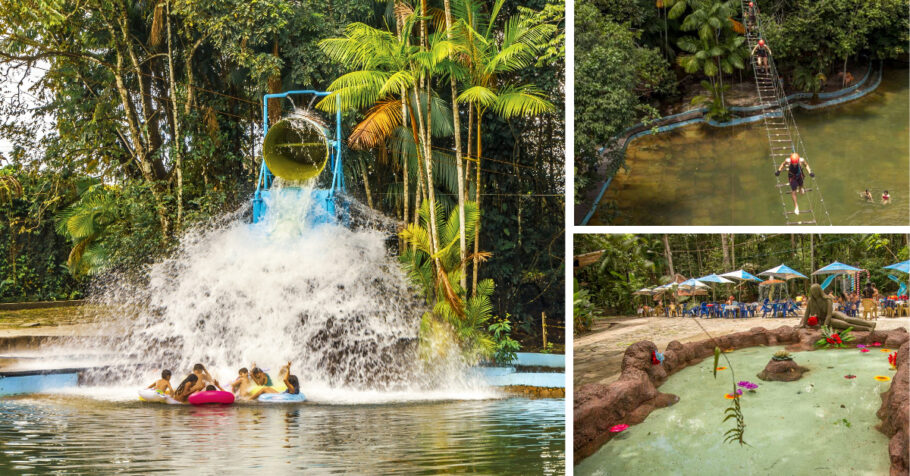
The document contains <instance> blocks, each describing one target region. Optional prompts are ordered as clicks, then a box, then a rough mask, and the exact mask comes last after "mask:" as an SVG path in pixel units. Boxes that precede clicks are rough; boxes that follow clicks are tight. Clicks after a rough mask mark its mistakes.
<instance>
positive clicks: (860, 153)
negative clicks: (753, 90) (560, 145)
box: [590, 69, 910, 225]
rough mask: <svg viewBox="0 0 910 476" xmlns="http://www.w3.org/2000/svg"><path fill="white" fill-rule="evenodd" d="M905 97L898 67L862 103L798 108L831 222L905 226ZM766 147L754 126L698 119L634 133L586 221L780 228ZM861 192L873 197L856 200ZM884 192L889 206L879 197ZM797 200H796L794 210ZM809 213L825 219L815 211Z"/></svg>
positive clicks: (909, 129)
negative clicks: (668, 129)
mask: <svg viewBox="0 0 910 476" xmlns="http://www.w3.org/2000/svg"><path fill="white" fill-rule="evenodd" d="M908 101H910V95H908V75H907V70H906V69H898V70H886V71H885V73H884V78H883V80H882V83H881V85H880V86H879V87H878V89H876V90H875V91H873V92H872V93H870V94H869V95H867V96H865V97H863V98H861V99H858V100H856V101H852V102H849V103H846V104H844V105H841V106H836V107H832V108H826V109H821V110H818V111H805V110H802V109H798V110H797V112H796V121H797V125H798V127H799V131H800V134H801V136H802V138H803V142H804V144H805V146H806V150H807V156H806V158H807V160H808V162H809V165H810V167H812V170H813V171H814V172H816V174H817V180H818V185H819V188H820V189H821V192H822V196H823V198H824V202H825V205H826V207H827V209H828V212H829V214H830V217H831V222H832V223H833V224H834V225H907V224H908V222H910V147H908V140H910V117H908V108H907V105H908ZM769 152H770V149H769V145H768V138H767V135H766V133H765V129H764V126H763V125H762V124H761V123H756V124H753V125H746V126H738V127H729V128H715V127H711V126H708V125H704V124H700V125H693V126H688V127H683V128H681V129H677V130H675V131H671V132H667V133H663V134H659V135H656V136H650V135H649V136H645V137H642V138H639V139H637V140H635V141H634V142H633V143H632V144H630V146H629V149H628V151H627V160H626V163H627V166H628V167H629V169H628V170H620V172H619V173H618V174H617V175H616V177H615V178H614V179H613V182H612V184H611V185H610V188H609V189H608V190H607V193H605V194H604V197H603V200H602V201H601V203H600V205H599V206H598V210H597V213H596V214H595V215H594V217H592V220H591V222H590V224H592V225H603V224H607V223H608V220H607V218H608V217H609V216H610V215H611V214H615V218H614V219H613V224H616V225H784V224H785V220H784V215H783V211H784V209H783V207H782V205H781V197H780V195H779V194H778V189H777V187H776V183H777V182H776V179H775V177H774V174H773V173H774V166H773V165H772V163H771V160H770V158H769ZM784 173H786V172H784ZM807 183H810V182H809V180H808V177H807ZM866 188H869V189H870V191H871V193H872V194H873V195H874V196H875V197H876V201H875V202H874V203H868V202H866V201H864V200H862V199H860V197H859V193H860V192H862V191H863V190H864V189H866ZM883 190H888V191H889V192H890V193H891V196H892V203H891V204H890V205H882V204H881V203H880V200H879V197H880V196H881V194H882V191H883ZM785 191H786V192H787V193H785V197H784V199H785V203H786V204H787V207H788V210H791V211H792V201H791V198H790V196H789V188H785ZM809 193H810V194H811V193H812V192H809ZM805 204H806V199H805V198H801V199H800V208H801V209H805V207H806V205H805ZM816 208H818V207H816ZM816 215H817V217H818V222H819V224H827V220H826V219H825V218H824V211H823V210H820V209H817V210H816ZM806 217H807V215H800V218H801V219H804V220H805V219H807V218H806Z"/></svg>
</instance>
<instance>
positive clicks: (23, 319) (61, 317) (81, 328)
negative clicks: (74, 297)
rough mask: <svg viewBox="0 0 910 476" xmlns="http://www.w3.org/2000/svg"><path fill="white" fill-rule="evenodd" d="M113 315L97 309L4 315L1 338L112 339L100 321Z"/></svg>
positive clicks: (24, 311)
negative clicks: (93, 337) (102, 337)
mask: <svg viewBox="0 0 910 476" xmlns="http://www.w3.org/2000/svg"><path fill="white" fill-rule="evenodd" d="M109 315H110V314H109V313H104V312H101V310H99V309H98V308H96V307H93V306H71V307H54V308H42V309H23V310H18V311H0V338H8V337H22V336H76V337H82V336H100V335H108V334H110V332H111V330H110V328H109V326H105V325H102V324H103V322H102V321H99V319H100V320H105V319H106V317H105V316H109Z"/></svg>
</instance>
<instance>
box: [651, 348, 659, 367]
mask: <svg viewBox="0 0 910 476" xmlns="http://www.w3.org/2000/svg"><path fill="white" fill-rule="evenodd" d="M651 365H660V360H658V359H657V352H656V351H653V350H652V351H651Z"/></svg>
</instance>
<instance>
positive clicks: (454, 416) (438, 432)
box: [0, 395, 565, 474]
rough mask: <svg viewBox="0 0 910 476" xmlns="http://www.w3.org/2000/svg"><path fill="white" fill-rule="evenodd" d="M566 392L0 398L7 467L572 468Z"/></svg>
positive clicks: (1, 447) (1, 464)
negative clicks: (435, 397) (381, 399)
mask: <svg viewBox="0 0 910 476" xmlns="http://www.w3.org/2000/svg"><path fill="white" fill-rule="evenodd" d="M564 408H565V404H564V400H562V399H542V400H527V399H522V398H509V399H502V400H480V401H455V402H452V401H448V402H435V403H408V404H386V405H319V404H303V405H289V406H264V405H255V404H249V405H234V406H231V407H190V406H167V405H160V404H142V403H139V402H135V403H132V402H107V401H99V400H97V399H93V398H87V397H79V396H71V395H42V396H29V397H18V398H5V399H0V473H2V474H7V473H47V472H52V471H53V472H71V473H88V472H92V473H97V472H126V473H141V474H146V473H149V472H153V471H164V472H177V473H194V474H202V473H218V472H231V473H234V474H237V473H246V474H290V473H316V474H325V473H354V474H379V473H384V474H387V473H406V474H429V473H434V474H436V473H454V472H471V473H486V474H564V473H565V451H564V448H565V420H564Z"/></svg>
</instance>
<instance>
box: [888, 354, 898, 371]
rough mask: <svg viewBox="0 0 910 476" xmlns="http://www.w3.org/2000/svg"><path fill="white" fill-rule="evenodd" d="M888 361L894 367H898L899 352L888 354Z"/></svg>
mask: <svg viewBox="0 0 910 476" xmlns="http://www.w3.org/2000/svg"><path fill="white" fill-rule="evenodd" d="M888 363H889V364H891V366H892V367H897V352H895V353H893V354H889V355H888Z"/></svg>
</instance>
